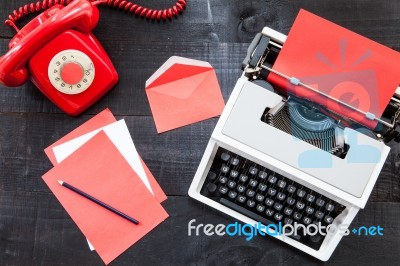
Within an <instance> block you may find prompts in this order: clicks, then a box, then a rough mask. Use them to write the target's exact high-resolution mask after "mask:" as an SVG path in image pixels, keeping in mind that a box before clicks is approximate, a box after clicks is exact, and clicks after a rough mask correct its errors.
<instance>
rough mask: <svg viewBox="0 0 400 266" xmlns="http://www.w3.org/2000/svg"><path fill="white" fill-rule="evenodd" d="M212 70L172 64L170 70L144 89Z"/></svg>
mask: <svg viewBox="0 0 400 266" xmlns="http://www.w3.org/2000/svg"><path fill="white" fill-rule="evenodd" d="M210 70H212V68H211V67H203V66H192V65H185V64H179V63H177V64H174V65H172V66H171V67H170V68H168V69H167V70H166V71H165V72H164V73H163V74H161V75H160V76H159V77H158V78H157V79H156V80H154V81H153V82H152V83H151V84H149V85H148V86H147V87H146V89H151V88H154V87H157V86H159V85H162V84H165V83H169V82H173V81H176V80H179V79H183V78H187V77H191V76H193V75H197V74H200V73H204V72H206V71H210Z"/></svg>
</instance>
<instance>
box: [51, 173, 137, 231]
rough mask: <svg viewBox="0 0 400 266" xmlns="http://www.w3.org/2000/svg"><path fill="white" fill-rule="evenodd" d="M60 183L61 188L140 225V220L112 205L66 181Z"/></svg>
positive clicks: (59, 181)
mask: <svg viewBox="0 0 400 266" xmlns="http://www.w3.org/2000/svg"><path fill="white" fill-rule="evenodd" d="M58 183H60V185H61V186H63V187H66V188H68V189H70V190H72V191H73V192H75V193H77V194H79V195H81V196H82V197H85V198H87V199H88V200H90V201H92V202H94V203H96V204H98V205H100V206H102V207H103V208H105V209H107V210H109V211H110V212H113V213H115V214H116V215H118V216H120V217H122V218H124V219H126V220H128V221H130V222H132V223H134V224H139V221H138V220H136V219H133V218H132V217H130V216H128V215H126V214H125V213H123V212H120V211H119V210H117V209H115V208H113V207H111V206H110V205H108V204H106V203H104V202H102V201H100V200H98V199H96V198H94V197H93V196H90V195H89V194H87V193H85V192H83V191H82V190H80V189H78V188H76V187H74V186H72V185H70V184H68V183H66V182H64V181H61V180H58Z"/></svg>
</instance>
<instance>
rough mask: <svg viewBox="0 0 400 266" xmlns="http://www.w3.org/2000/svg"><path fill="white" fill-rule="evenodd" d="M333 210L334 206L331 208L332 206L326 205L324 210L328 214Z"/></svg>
mask: <svg viewBox="0 0 400 266" xmlns="http://www.w3.org/2000/svg"><path fill="white" fill-rule="evenodd" d="M334 209H335V206H333V205H332V204H330V203H328V204H326V206H325V210H327V211H328V212H331V211H333V210H334Z"/></svg>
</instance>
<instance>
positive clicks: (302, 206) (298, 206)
mask: <svg viewBox="0 0 400 266" xmlns="http://www.w3.org/2000/svg"><path fill="white" fill-rule="evenodd" d="M304 206H305V204H304V203H303V202H300V201H298V202H297V203H296V208H297V209H299V210H302V209H304Z"/></svg>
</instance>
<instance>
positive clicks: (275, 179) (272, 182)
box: [268, 175, 278, 184]
mask: <svg viewBox="0 0 400 266" xmlns="http://www.w3.org/2000/svg"><path fill="white" fill-rule="evenodd" d="M277 180H278V178H277V177H276V176H274V175H270V176H269V177H268V182H270V183H271V184H275V183H276V181H277Z"/></svg>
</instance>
